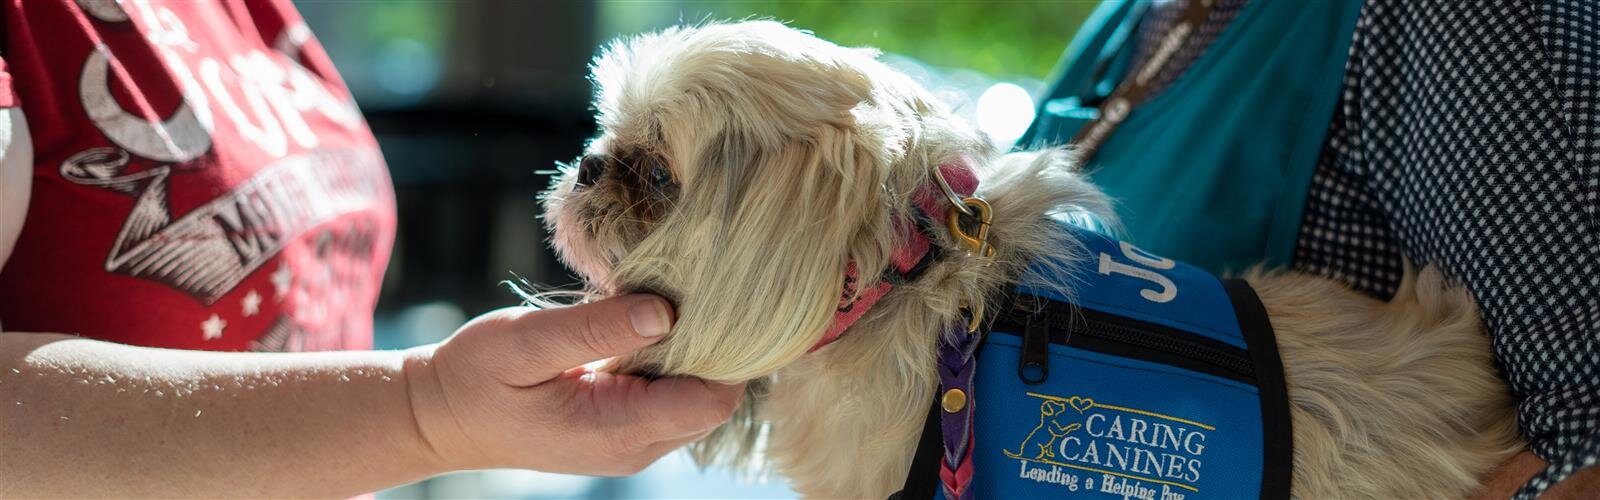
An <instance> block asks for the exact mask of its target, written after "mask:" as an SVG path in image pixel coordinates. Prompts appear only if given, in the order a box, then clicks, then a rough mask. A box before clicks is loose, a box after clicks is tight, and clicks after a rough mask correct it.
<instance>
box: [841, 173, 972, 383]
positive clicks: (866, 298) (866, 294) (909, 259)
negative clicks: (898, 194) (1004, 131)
mask: <svg viewBox="0 0 1600 500" xmlns="http://www.w3.org/2000/svg"><path fill="white" fill-rule="evenodd" d="M969 163H970V162H969V161H968V159H967V158H961V159H960V160H957V161H954V162H951V163H946V164H944V165H940V166H939V173H940V174H941V175H942V176H943V177H944V179H945V182H946V183H948V184H949V185H950V189H951V190H953V191H955V193H956V194H957V195H960V196H971V195H972V193H973V192H975V191H977V189H978V176H977V175H976V174H975V173H973V171H972V168H971V167H970V166H969ZM911 201H912V204H914V205H916V207H917V209H918V210H920V211H921V212H922V214H921V216H920V217H908V218H904V219H901V220H899V221H897V222H896V224H895V226H896V228H897V229H898V230H899V231H900V233H901V234H900V238H901V241H902V242H903V243H901V245H900V246H899V247H898V248H895V250H894V254H893V255H892V256H891V257H890V268H889V270H888V271H889V272H887V273H884V278H883V279H880V280H878V282H877V283H875V284H873V285H872V288H870V289H868V290H866V291H863V292H862V293H861V295H860V296H859V297H856V298H855V300H853V301H852V300H851V299H850V298H851V296H852V295H854V292H855V290H856V288H855V287H856V286H857V282H858V281H859V279H860V278H859V274H860V273H859V270H858V269H856V265H855V264H854V263H851V264H850V265H849V266H848V267H846V268H845V276H844V292H843V293H842V294H841V296H840V298H839V308H838V310H836V311H835V312H834V313H833V324H832V325H831V326H829V327H828V331H827V333H825V334H823V336H822V338H821V339H820V340H818V341H817V343H816V345H813V346H812V347H811V351H810V352H816V350H817V349H821V348H822V347H823V346H826V345H828V344H831V343H833V342H834V341H836V340H839V337H842V336H843V335H844V332H845V330H848V329H849V328H850V325H853V324H855V323H856V321H858V320H860V319H861V317H862V316H864V315H866V314H867V311H868V310H870V309H872V306H873V305H875V304H877V303H878V299H881V298H883V296H884V295H886V294H888V293H889V290H891V289H893V288H894V285H896V284H901V283H908V282H911V281H913V280H915V279H916V278H917V277H918V276H920V275H921V274H922V271H923V269H925V268H926V267H927V266H928V265H929V264H930V263H932V261H933V260H934V257H937V255H938V248H937V247H935V246H933V240H932V239H931V238H930V237H929V233H928V231H930V230H932V229H933V228H936V227H940V226H941V225H942V222H941V221H943V220H944V209H945V207H946V206H947V205H948V204H949V202H948V201H947V200H946V199H945V196H944V194H943V193H941V192H940V189H939V187H938V186H935V185H934V184H933V183H931V182H930V183H927V184H923V185H922V187H921V188H918V189H917V191H916V192H915V193H913V194H912V196H911Z"/></svg>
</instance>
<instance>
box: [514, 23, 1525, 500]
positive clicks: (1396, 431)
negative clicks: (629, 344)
mask: <svg viewBox="0 0 1600 500" xmlns="http://www.w3.org/2000/svg"><path fill="white" fill-rule="evenodd" d="M876 55H877V53H876V52H875V51H872V50H867V49H851V48H843V47H839V46H836V45H834V44H832V43H829V42H826V41H823V40H820V39H818V38H815V37H813V36H811V35H809V34H807V33H805V32H802V31H799V30H795V29H791V28H789V27H786V26H784V25H782V24H779V23H775V22H766V21H755V22H741V23H734V24H708V25H703V26H695V27H682V28H674V29H668V30H665V31H662V32H659V33H655V34H649V35H644V36H640V37H637V38H632V39H626V40H621V41H618V42H615V43H613V44H612V45H610V46H609V47H608V48H606V49H605V50H604V52H603V53H602V54H601V55H600V56H599V57H598V58H597V60H596V61H595V63H594V66H593V79H594V81H595V83H596V84H597V86H598V93H597V96H596V99H595V102H594V105H595V107H596V108H597V110H598V119H599V124H600V127H601V129H602V131H601V134H600V136H599V137H598V138H596V139H594V140H593V142H591V143H590V144H589V146H588V148H587V150H586V152H585V155H584V156H583V158H582V159H581V161H580V162H579V164H578V165H577V166H576V168H572V167H568V168H565V169H564V173H563V175H562V176H561V178H560V179H559V180H558V181H557V184H556V185H555V186H554V188H553V190H552V191H551V192H550V193H549V194H548V198H547V200H546V202H545V203H546V208H547V210H548V213H547V214H546V219H547V223H548V224H549V226H550V228H551V229H552V230H553V233H554V238H553V239H554V244H555V246H556V248H557V250H558V251H559V253H560V255H561V256H562V258H563V259H564V260H565V261H566V262H567V264H569V265H570V266H571V267H573V268H574V269H576V270H577V271H578V272H579V273H581V275H582V276H583V277H584V278H585V281H586V282H587V285H588V286H589V288H590V291H591V292H593V293H594V294H596V295H601V296H604V295H612V294H620V293H626V292H633V291H648V292H653V293H657V294H661V295H663V296H665V297H668V298H669V299H670V300H672V301H674V302H675V303H676V304H677V312H678V322H677V326H676V328H675V329H674V331H673V333H672V334H671V335H670V337H669V338H667V339H666V340H665V341H663V342H661V343H659V344H657V345H655V346H653V347H651V348H649V349H646V350H645V351H643V352H640V353H639V354H638V355H637V356H634V357H632V358H631V359H626V360H620V361H619V362H618V363H617V364H615V365H614V366H613V369H617V370H628V371H635V372H646V373H654V374H671V375H692V376H697V377H702V378H705V379H709V380H716V381H753V383H752V384H751V388H752V389H751V394H750V397H748V398H747V399H746V407H745V408H743V409H741V410H740V412H738V413H737V414H736V416H735V418H734V420H733V421H731V422H729V423H728V424H726V425H725V426H724V427H723V428H722V429H719V430H718V431H717V432H716V433H714V434H713V435H711V436H709V437H708V438H707V439H706V440H704V441H703V442H701V443H698V444H697V445H696V448H695V452H696V453H697V458H700V459H701V460H702V461H703V462H716V463H735V464H742V463H748V462H750V461H752V460H754V459H756V458H757V457H761V459H762V460H763V461H764V462H765V463H766V464H767V465H769V466H772V467H775V468H776V470H777V471H778V472H780V473H782V474H783V475H785V476H787V477H788V478H789V479H790V480H791V481H792V483H793V486H794V488H795V489H796V490H797V491H799V492H801V493H803V494H805V495H807V496H821V497H876V498H883V497H884V496H886V495H889V494H890V493H893V492H895V491H897V490H899V489H900V487H901V485H902V483H903V481H904V480H905V478H906V474H907V470H908V469H909V467H910V462H911V459H912V455H913V451H914V449H915V448H916V445H917V439H918V436H919V433H920V431H921V428H922V425H923V421H924V416H925V415H926V413H927V408H928V407H929V404H930V397H931V395H932V394H933V393H934V390H935V388H936V387H937V386H938V377H937V375H936V373H935V355H936V354H935V352H936V350H937V346H938V343H939V335H941V332H943V331H944V330H945V327H946V326H947V325H950V324H951V323H952V322H956V321H960V314H961V308H962V306H963V304H971V303H978V302H984V301H989V302H990V303H994V301H995V300H997V298H998V297H999V296H1000V295H1002V294H1003V292H1004V291H1005V290H1006V289H1007V288H1008V287H1009V286H1012V284H1014V283H1016V282H1017V280H1019V279H1026V276H1023V274H1024V270H1025V268H1026V266H1027V264H1028V263H1029V262H1030V261H1034V260H1036V259H1039V258H1042V257H1050V258H1057V259H1070V258H1084V256H1083V255H1074V253H1081V250H1078V249H1079V248H1080V247H1079V246H1077V245H1073V244H1071V243H1072V242H1070V241H1062V239H1063V238H1064V237H1067V236H1065V235H1063V234H1062V232H1061V231H1060V230H1059V229H1058V226H1057V225H1056V224H1057V223H1056V222H1052V221H1051V220H1050V215H1051V214H1053V213H1057V212H1060V211H1063V210H1084V211H1089V212H1094V213H1099V214H1102V215H1107V214H1109V213H1110V209H1109V203H1108V201H1107V199H1106V198H1105V196H1104V195H1102V194H1101V193H1100V192H1099V191H1098V190H1097V189H1095V187H1094V186H1092V185H1090V184H1088V183H1087V182H1086V181H1085V179H1084V178H1083V177H1081V176H1080V175H1079V174H1078V173H1077V172H1076V171H1075V166H1074V165H1073V160H1072V156H1071V154H1070V153H1069V152H1068V151H1066V150H1061V149H1045V150H1039V151H1029V152H1020V153H1008V154H1001V153H1000V152H997V151H996V150H995V149H994V148H993V147H992V146H990V145H989V144H988V142H987V141H986V140H984V139H983V138H982V137H981V136H980V135H979V134H978V133H977V132H976V131H975V130H974V129H973V128H972V127H970V126H969V125H968V124H966V123H963V121H962V120H961V119H959V118H957V117H956V116H955V115H953V114H952V113H951V112H950V111H949V110H948V109H946V108H945V107H944V106H942V105H941V104H940V103H939V102H937V101H936V100H935V99H934V98H933V97H932V95H930V93H929V92H927V91H926V90H924V89H923V88H921V87H920V86H918V85H917V84H915V83H914V82H912V80H911V79H909V78H908V77H906V76H905V75H902V74H900V73H897V72H896V71H894V70H892V69H890V68H889V67H887V66H885V65H884V64H882V63H880V62H879V61H877V60H876ZM951 162H966V163H967V164H969V166H970V167H972V168H973V169H975V170H977V171H978V172H979V175H980V177H981V187H980V188H979V191H978V193H977V194H978V195H979V196H981V197H983V198H985V199H987V200H988V201H989V202H990V203H991V204H992V205H993V213H994V220H993V225H992V228H991V233H990V234H991V237H990V239H991V241H994V242H996V243H995V246H996V248H997V253H995V254H994V255H993V256H992V257H985V256H981V255H970V254H969V253H968V252H964V251H961V250H959V248H960V247H959V246H958V244H957V242H955V241H953V240H951V239H950V238H949V235H948V234H936V235H935V238H934V241H933V242H932V244H934V245H937V246H941V247H943V248H948V249H951V251H946V252H942V253H941V254H940V257H939V258H938V259H937V260H936V261H935V262H933V263H932V265H930V266H928V267H927V268H926V270H925V272H923V273H921V274H920V275H919V276H918V277H917V278H916V279H915V280H914V281H912V282H910V283H906V284H903V285H900V286H897V287H895V288H894V289H893V290H892V291H891V292H889V293H888V294H887V295H886V296H883V297H882V298H881V299H879V300H878V301H877V303H876V305H875V306H874V307H872V309H871V310H870V312H869V313H867V314H866V316H865V317H863V318H861V319H860V321H858V322H856V323H854V325H853V326H851V327H850V329H849V331H848V332H847V333H846V334H845V335H844V336H843V337H842V338H840V339H839V340H838V341H837V342H834V343H832V344H830V345H828V346H826V347H825V348H822V349H818V350H815V351H814V352H812V348H813V346H814V345H816V344H817V343H818V340H819V338H821V337H823V336H824V335H825V332H826V331H827V330H828V328H829V326H830V324H831V322H832V321H833V318H834V312H835V310H836V309H837V308H838V307H839V305H840V298H841V293H842V291H843V290H845V289H846V286H847V284H846V283H845V281H846V279H845V276H846V274H847V269H852V268H853V269H855V270H858V271H859V272H860V276H858V278H859V280H860V281H861V282H865V283H870V282H873V280H874V279H876V277H875V276H874V275H873V273H875V272H877V271H874V270H881V269H885V267H886V266H887V265H888V263H889V261H890V258H891V252H892V251H893V250H894V249H895V248H896V246H897V245H898V244H900V243H901V242H900V241H899V239H900V238H901V237H902V234H903V233H902V232H899V231H897V230H896V226H895V221H896V220H898V219H901V218H904V217H908V216H909V215H910V214H911V213H912V212H913V211H914V210H915V208H914V207H913V206H912V202H911V193H913V192H916V191H917V190H918V189H923V188H925V187H926V186H928V185H929V183H930V182H932V178H931V175H930V174H931V173H932V172H933V170H934V169H935V168H938V167H939V166H940V165H945V164H948V163H951ZM935 232H939V231H935ZM1245 278H1246V279H1247V281H1248V282H1249V283H1250V285H1252V286H1253V287H1254V288H1255V290H1256V292H1257V294H1258V295H1259V296H1260V299H1261V301H1262V302H1263V303H1264V305H1265V307H1266V309H1267V311H1268V313H1269V315H1270V316H1271V323H1272V324H1273V325H1274V329H1275V330H1276V334H1277V342H1278V345H1279V348H1280V351H1281V353H1280V354H1281V358H1282V361H1283V365H1284V373H1285V378H1286V379H1287V383H1288V386H1289V389H1288V394H1289V405H1290V415H1291V420H1292V425H1293V439H1294V471H1293V481H1292V484H1293V494H1294V495H1295V496H1297V497H1303V498H1304V497H1309V498H1320V497H1335V496H1340V497H1386V498H1416V497H1445V496H1450V497H1460V496H1463V495H1466V494H1469V493H1470V492H1472V491H1473V490H1474V488H1476V487H1477V486H1478V482H1479V478H1480V477H1481V476H1483V475H1484V474H1485V473H1486V472H1487V471H1489V470H1490V469H1491V468H1492V467H1493V466H1494V465H1495V464H1497V463H1499V462H1501V461H1502V460H1503V459H1505V458H1506V457H1508V456H1509V455H1510V454H1511V453H1513V452H1514V451H1515V450H1517V449H1518V448H1519V446H1520V444H1519V443H1518V441H1517V440H1516V437H1515V421H1514V415H1513V412H1512V407H1511V403H1510V400H1509V397H1508V392H1507V389H1506V387H1505V385H1504V384H1503V382H1501V380H1500V379H1499V378H1498V377H1497V376H1496V374H1495V368H1494V367H1493V366H1492V364H1491V359H1490V349H1489V345H1488V340H1487V337H1486V336H1485V335H1484V334H1483V333H1482V332H1481V330H1480V328H1481V327H1480V323H1479V319H1478V316H1477V314H1476V310H1475V307H1474V304H1473V302H1472V300H1471V297H1470V296H1469V295H1468V294H1467V293H1465V292H1464V291H1462V290H1461V289H1458V288H1453V287H1450V286H1448V285H1447V284H1446V283H1445V282H1444V280H1443V279H1442V278H1441V276H1440V274H1439V273H1438V272H1436V271H1434V270H1432V269H1424V270H1422V271H1421V272H1420V273H1415V274H1412V275H1409V276H1407V278H1406V280H1405V284H1404V285H1403V286H1402V287H1401V290H1400V292H1399V294H1397V295H1396V296H1395V298H1394V299H1393V300H1392V301H1391V302H1388V303H1383V302H1379V301H1375V300H1373V299H1371V298H1368V297H1366V296H1363V295H1360V294H1357V293H1354V292H1352V291H1350V290H1348V289H1346V288H1345V287H1343V286H1341V285H1339V284H1336V283H1334V282H1332V281H1329V280H1325V279H1320V278H1317V277H1312V276H1307V275H1302V274H1295V273H1283V272H1278V273H1273V272H1251V273H1249V274H1248V275H1247V276H1246V277H1245ZM758 443H760V445H761V446H762V447H763V449H764V452H763V453H757V452H755V451H754V450H753V449H754V448H755V447H756V446H757V445H758Z"/></svg>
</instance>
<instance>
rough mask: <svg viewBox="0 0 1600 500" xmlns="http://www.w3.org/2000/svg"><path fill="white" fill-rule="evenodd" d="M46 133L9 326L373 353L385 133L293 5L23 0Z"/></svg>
mask: <svg viewBox="0 0 1600 500" xmlns="http://www.w3.org/2000/svg"><path fill="white" fill-rule="evenodd" d="M4 17H5V28H4V33H5V48H4V53H3V57H4V61H5V64H6V73H9V77H10V79H11V82H10V86H11V89H9V90H10V91H12V92H14V97H15V99H14V102H16V103H17V105H19V106H21V107H22V110H23V112H24V113H25V114H26V115H27V118H28V124H29V126H30V130H31V133H32V137H33V145H34V176H33V187H32V200H31V203H30V205H29V212H28V217H27V220H26V223H25V224H24V226H23V230H22V234H21V236H20V237H19V238H18V240H17V243H16V248H15V250H14V252H13V254H12V256H11V258H10V259H9V261H8V262H7V263H6V264H5V268H4V271H3V272H0V320H3V321H4V324H5V327H6V329H7V330H10V331H49V332H63V333H74V334H81V335H84V336H86V337H92V338H99V339H104V340H111V341H116V342H123V343H129V344H136V345H148V346H159V347H174V348H189V349H207V350H246V349H254V350H327V349H362V348H368V347H370V346H371V334H372V310H373V307H374V306H375V303H376V300H377V293H378V288H379V284H380V281H381V278H382V275H383V270H384V268H385V266H386V265H387V261H388V258H389V251H390V245H391V244H392V243H393V239H394V227H395V215H394V200H393V192H392V188H391V186H390V184H389V179H388V174H387V172H386V170H385V166H384V163H383V159H382V157H381V155H380V154H379V151H378V148H377V144H376V142H375V141H374V139H373V137H372V135H371V133H370V132H369V131H368V130H367V128H366V124H365V122H364V121H363V120H362V118H361V115H360V113H359V111H358V110H357V109H356V106H355V104H354V102H353V101H352V100H351V97H350V94H349V92H348V91H347V90H346V89H345V88H344V85H343V82H341V81H340V80H339V78H338V76H337V75H336V74H335V73H334V69H333V66H332V64H331V63H330V62H329V60H328V58H327V56H326V54H324V53H323V52H322V49H321V47H320V45H319V44H317V42H316V41H315V40H314V39H313V38H311V36H310V33H309V30H308V29H307V28H306V26H305V24H304V23H303V21H301V19H300V18H299V17H298V15H297V14H296V13H295V12H294V10H293V8H292V7H291V6H289V5H288V4H287V2H282V3H268V2H249V3H247V2H242V1H232V2H228V1H224V2H216V3H212V2H188V1H174V2H163V1H140V0H131V1H123V2H113V1H104V0H77V1H72V0H42V1H38V2H34V1H28V2H15V3H8V4H7V5H6V6H5V11H4Z"/></svg>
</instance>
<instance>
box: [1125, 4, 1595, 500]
mask: <svg viewBox="0 0 1600 500" xmlns="http://www.w3.org/2000/svg"><path fill="white" fill-rule="evenodd" d="M1244 3H1245V0H1219V1H1218V6H1217V7H1216V9H1215V11H1214V12H1213V13H1212V15H1211V17H1210V19H1209V20H1208V24H1210V26H1205V27H1202V28H1201V29H1200V30H1199V31H1197V33H1198V34H1199V35H1198V37H1199V43H1195V44H1191V45H1190V46H1189V47H1188V48H1186V49H1185V50H1184V51H1182V52H1180V53H1179V54H1177V55H1176V56H1175V59H1174V62H1173V63H1170V64H1169V65H1168V67H1169V68H1171V70H1170V71H1165V72H1163V73H1162V74H1161V75H1158V77H1157V80H1158V81H1160V82H1167V83H1170V82H1171V81H1173V80H1175V79H1176V77H1177V76H1178V75H1179V74H1181V72H1182V70H1183V69H1184V68H1186V67H1187V66H1188V63H1189V62H1192V61H1193V60H1194V59H1195V58H1197V57H1199V55H1200V54H1201V53H1203V49H1204V47H1205V45H1206V44H1208V43H1209V41H1210V40H1212V39H1215V37H1216V35H1217V34H1219V33H1221V32H1222V31H1223V30H1224V29H1225V27H1226V24H1227V22H1228V21H1229V20H1231V19H1232V18H1233V17H1234V16H1235V15H1236V14H1237V13H1238V11H1239V9H1240V8H1241V7H1242V6H1243V5H1244ZM1182 5H1183V2H1182V1H1167V2H1158V3H1157V5H1156V6H1155V7H1154V8H1153V9H1152V10H1151V11H1150V12H1149V13H1148V14H1147V17H1146V18H1145V19H1144V20H1143V21H1142V23H1143V24H1142V25H1141V27H1140V30H1141V34H1140V40H1141V41H1145V40H1154V39H1156V38H1158V37H1160V36H1161V33H1163V32H1164V31H1165V28H1166V27H1168V26H1171V24H1172V23H1173V21H1174V20H1175V19H1176V18H1177V17H1178V15H1179V13H1180V12H1181V9H1182ZM1143 45H1144V46H1145V47H1148V46H1150V45H1151V44H1149V43H1144V44H1143ZM1597 214H1600V2H1597V1H1595V0H1366V3H1365V5H1364V6H1363V7H1362V11H1361V14H1360V17H1359V19H1358V20H1357V24H1356V28H1355V34H1354V39H1353V41H1352V43H1351V46H1350V59H1349V61H1348V62H1347V63H1346V70H1345V80H1344V89H1343V92H1342V94H1341V96H1340V98H1339V103H1338V107H1337V108H1336V109H1335V111H1334V116H1333V122H1332V123H1331V125H1330V128H1329V133H1328V137H1327V139H1326V143H1325V144H1324V146H1323V151H1322V155H1321V158H1320V159H1319V161H1318V162H1317V166H1316V171H1315V173H1314V175H1313V179H1312V183H1311V186H1310V191H1309V193H1308V194H1307V199H1306V207H1305V218H1304V220H1303V222H1302V225H1301V229H1300V233H1299V239H1298V241H1297V242H1296V245H1295V247H1296V248H1295V252H1294V261H1293V266H1294V267H1295V268H1297V269H1300V270H1304V271H1309V272H1313V273H1319V274H1324V275H1328V276H1332V277H1335V278H1338V279H1341V280H1343V281H1345V282H1347V283H1349V284H1350V285H1351V286H1354V287H1356V288H1357V289H1359V290H1361V291H1364V292H1366V293H1369V294H1371V295H1373V296H1376V297H1379V298H1384V299H1387V298H1389V297H1390V296H1392V295H1393V294H1394V292H1395V289H1396V288H1397V287H1398V286H1399V283H1400V273H1401V262H1402V259H1410V260H1412V261H1414V262H1417V263H1418V264H1432V265H1436V266H1439V267H1440V268H1441V269H1442V270H1443V271H1444V272H1445V273H1446V274H1448V275H1450V276H1452V277H1453V278H1455V279H1456V280H1459V281H1460V282H1462V283H1463V284H1464V285H1465V286H1466V287H1467V288H1468V289H1470V290H1471V291H1472V295H1473V297H1475V298H1476V299H1477V301H1478V304H1479V306H1480V307H1481V308H1482V312H1483V318H1484V322H1485V325H1486V326H1487V328H1488V330H1489V332H1490V334H1491V335H1492V336H1493V339H1494V351H1495V359H1496V360H1497V362H1498V364H1499V366H1500V368H1501V370H1502V373H1503V375H1504V376H1505V377H1506V378H1507V379H1508V380H1509V381H1510V383H1511V388H1512V391H1513V393H1514V395H1515V397H1516V399H1517V404H1518V406H1517V410H1518V421H1519V424H1520V426H1521V430H1522V434H1523V436H1524V437H1526V438H1527V439H1528V441H1529V444H1530V446H1531V447H1532V449H1533V451H1534V452H1535V453H1537V454H1538V455H1539V456H1540V457H1543V458H1544V459H1545V460H1547V461H1549V462H1550V467H1548V468H1547V469H1545V470H1544V471H1543V472H1541V473H1540V474H1539V475H1538V476H1536V477H1535V478H1534V479H1533V480H1532V481H1530V482H1529V483H1528V484H1527V485H1526V486H1524V487H1523V489H1522V491H1521V492H1520V493H1519V495H1518V496H1519V497H1528V498H1531V497H1532V496H1533V495H1535V494H1537V493H1538V492H1540V491H1543V490H1544V489H1546V488H1547V487H1548V486H1549V485H1551V484H1553V483H1555V482H1558V481H1560V480H1562V479H1564V478H1566V477H1567V476H1568V475H1570V474H1571V473H1572V472H1574V471H1576V470H1578V469H1580V468H1583V467H1588V466H1594V465H1596V463H1597V462H1600V234H1597V233H1600V229H1597V226H1600V215H1597Z"/></svg>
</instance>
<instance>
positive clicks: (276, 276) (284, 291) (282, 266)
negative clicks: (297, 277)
mask: <svg viewBox="0 0 1600 500" xmlns="http://www.w3.org/2000/svg"><path fill="white" fill-rule="evenodd" d="M293 282H294V272H293V271H290V270H289V265H288V264H286V263H282V262H280V263H278V270H277V271H273V272H272V289H273V290H272V291H273V294H272V295H273V297H275V298H277V299H278V300H280V301H281V300H283V296H284V295H288V294H289V284H290V283H293Z"/></svg>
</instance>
